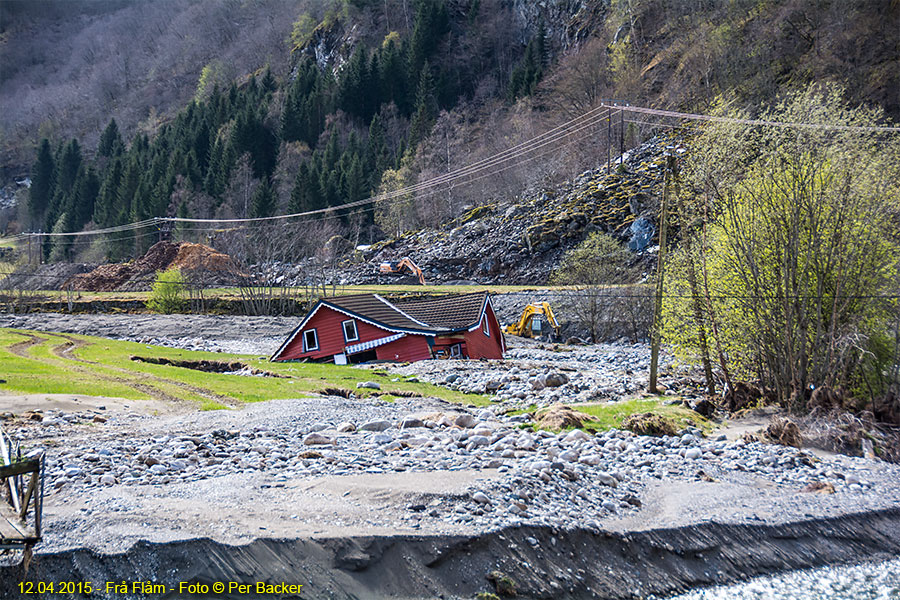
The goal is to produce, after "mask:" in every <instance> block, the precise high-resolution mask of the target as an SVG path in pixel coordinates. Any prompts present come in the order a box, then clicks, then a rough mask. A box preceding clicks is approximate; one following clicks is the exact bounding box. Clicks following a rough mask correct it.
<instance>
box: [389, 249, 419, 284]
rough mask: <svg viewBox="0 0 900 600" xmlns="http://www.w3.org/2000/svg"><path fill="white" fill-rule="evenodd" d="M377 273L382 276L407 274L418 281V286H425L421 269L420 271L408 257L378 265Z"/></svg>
mask: <svg viewBox="0 0 900 600" xmlns="http://www.w3.org/2000/svg"><path fill="white" fill-rule="evenodd" d="M378 272H379V273H381V274H382V275H394V274H402V273H408V274H410V275H414V276H415V277H416V278H417V279H418V280H419V283H420V284H422V285H425V275H424V274H423V273H422V269H420V268H419V267H418V265H416V263H414V262H413V261H412V259H411V258H409V257H408V256H404V257H403V258H401V259H400V260H398V261H395V262H383V263H381V264H380V265H378Z"/></svg>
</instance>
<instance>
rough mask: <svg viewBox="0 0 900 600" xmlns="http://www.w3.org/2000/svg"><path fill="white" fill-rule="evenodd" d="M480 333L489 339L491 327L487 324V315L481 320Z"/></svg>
mask: <svg viewBox="0 0 900 600" xmlns="http://www.w3.org/2000/svg"><path fill="white" fill-rule="evenodd" d="M481 333H483V334H484V335H486V336H488V337H491V325H490V323H488V318H487V315H484V318H483V319H482V320H481Z"/></svg>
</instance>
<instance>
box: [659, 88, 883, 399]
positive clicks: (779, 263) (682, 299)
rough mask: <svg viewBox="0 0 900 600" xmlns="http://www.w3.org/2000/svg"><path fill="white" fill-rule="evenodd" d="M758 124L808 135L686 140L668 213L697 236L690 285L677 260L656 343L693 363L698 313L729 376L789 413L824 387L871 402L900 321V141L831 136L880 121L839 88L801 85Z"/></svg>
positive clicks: (769, 130) (718, 133)
mask: <svg viewBox="0 0 900 600" xmlns="http://www.w3.org/2000/svg"><path fill="white" fill-rule="evenodd" d="M730 114H731V115H732V116H743V115H739V114H738V113H730ZM761 118H762V119H764V120H769V121H780V122H802V123H806V124H808V125H809V126H804V127H747V126H744V125H735V124H730V123H717V124H710V125H709V126H708V127H707V128H706V130H705V131H704V132H703V133H702V134H701V135H700V136H699V138H698V139H696V140H695V142H694V143H693V148H694V150H693V153H692V155H691V157H690V160H689V161H688V162H687V164H686V168H685V170H684V173H685V183H686V190H685V196H686V198H685V200H684V202H683V205H682V207H681V208H679V210H678V211H677V212H678V213H679V215H681V216H682V218H683V219H687V220H689V221H688V222H689V227H690V231H691V232H692V233H693V234H694V235H696V233H699V238H700V243H699V244H697V245H696V246H695V257H694V263H695V264H696V265H697V267H698V268H697V269H695V271H696V272H697V273H698V274H697V277H698V278H699V279H700V283H699V285H697V286H692V285H691V283H690V281H689V280H688V279H687V277H686V275H685V274H686V273H687V271H688V269H686V268H684V266H683V265H684V263H685V262H686V261H685V258H684V257H683V256H681V257H680V261H681V263H682V264H681V265H678V263H677V262H676V263H675V264H673V273H674V274H675V275H676V276H675V277H673V278H671V279H670V283H669V286H668V290H667V299H666V318H665V321H664V335H665V337H666V339H667V340H668V341H669V342H670V343H671V344H672V345H673V347H674V348H675V349H676V350H677V351H679V352H681V353H684V354H686V355H688V356H691V355H693V356H696V355H697V354H698V353H699V348H698V335H696V331H697V327H698V319H697V316H696V315H697V313H696V310H695V307H696V306H697V305H699V306H700V308H701V309H702V318H703V321H704V323H705V324H707V331H710V332H711V333H712V337H713V343H714V345H715V347H716V354H717V355H718V356H720V357H721V365H722V368H723V369H726V370H728V371H730V373H731V375H733V376H734V377H736V378H739V379H742V380H752V381H758V382H760V383H761V384H762V385H763V386H765V387H767V388H769V389H771V390H773V391H774V392H775V393H776V394H777V396H778V398H779V399H780V400H781V401H782V402H784V403H785V404H786V405H789V406H790V407H792V408H798V409H799V408H803V407H805V406H806V405H807V402H808V401H809V397H810V392H811V390H813V389H817V388H822V387H827V388H831V389H834V390H842V391H843V393H844V394H848V395H853V396H856V397H857V398H865V397H868V398H869V399H870V400H873V399H874V398H875V397H876V396H877V395H878V394H879V393H883V391H884V390H885V389H886V387H887V386H889V385H890V384H891V383H892V382H889V381H887V380H886V378H885V374H886V373H888V372H889V370H888V369H887V368H886V365H887V364H889V363H890V362H891V361H892V360H894V361H895V360H896V352H897V349H896V344H897V340H896V339H894V338H892V336H890V335H889V334H888V332H889V331H891V330H892V329H893V327H894V326H895V325H894V324H896V323H897V319H898V318H900V314H898V312H897V302H896V299H895V298H894V295H895V294H896V289H897V288H896V284H897V280H896V277H897V268H898V256H900V246H898V235H897V228H896V223H897V218H898V206H900V140H897V139H894V138H891V137H888V136H883V135H878V134H873V133H872V132H871V131H860V130H852V129H837V128H832V126H835V125H838V126H841V127H843V126H847V125H850V126H864V127H871V126H875V125H877V124H878V123H879V122H882V114H881V113H880V112H879V111H875V110H870V109H866V108H855V109H850V108H847V107H846V105H844V104H843V102H842V90H840V89H838V88H835V87H826V88H817V87H811V88H809V89H808V90H806V91H804V92H802V93H798V94H795V95H794V96H792V97H791V98H789V99H788V100H786V101H785V102H783V103H781V104H779V105H778V106H777V107H776V108H775V109H773V110H772V111H770V112H768V113H765V114H763V115H761ZM696 223H699V225H697V224H696ZM678 259H679V257H678V256H676V260H678ZM698 297H699V298H698ZM893 384H896V382H893Z"/></svg>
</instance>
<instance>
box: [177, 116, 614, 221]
mask: <svg viewBox="0 0 900 600" xmlns="http://www.w3.org/2000/svg"><path fill="white" fill-rule="evenodd" d="M596 110H598V109H594V110H593V111H589V113H593V112H594V111H596ZM589 113H585V115H582V116H581V117H577V118H576V119H573V120H572V121H569V122H568V123H566V124H565V125H561V126H559V127H556V128H555V129H553V130H551V131H553V132H556V133H554V134H553V135H552V136H549V137H547V135H548V134H541V135H539V136H537V137H535V138H532V139H531V140H529V141H528V142H523V143H522V144H519V145H517V146H513V147H512V148H510V149H508V150H504V151H503V152H500V153H498V154H495V155H493V156H491V157H489V158H487V159H483V160H481V161H478V162H476V163H472V164H471V165H467V166H465V167H461V168H459V169H455V170H454V171H451V172H449V173H445V174H443V175H439V176H437V177H434V178H432V179H429V180H427V181H424V182H421V183H417V184H414V185H411V186H407V187H404V188H401V189H399V190H394V191H391V192H387V193H385V194H378V195H376V196H369V197H368V198H363V199H362V200H356V201H353V202H347V203H344V204H341V205H338V206H334V207H328V208H320V209H316V210H309V211H304V212H299V213H292V214H287V215H277V216H273V217H255V218H240V219H189V218H180V217H166V218H163V219H160V220H161V221H166V222H180V223H251V222H263V221H274V220H279V219H291V218H296V217H306V216H312V215H317V214H325V213H328V212H330V211H332V210H335V209H345V208H352V207H356V206H365V205H367V204H373V203H375V202H379V201H383V200H393V199H396V198H399V197H402V196H405V195H407V194H413V193H416V192H420V191H423V190H425V189H428V188H432V187H435V186H438V185H442V184H445V183H452V182H454V181H456V180H458V179H462V178H464V177H467V176H469V175H472V174H474V173H478V172H480V171H484V170H485V169H488V168H490V167H493V166H495V165H498V164H502V163H505V162H509V161H511V160H514V159H516V158H519V157H521V156H524V155H525V154H528V153H529V152H532V151H534V150H537V149H540V148H543V147H545V146H547V145H550V144H552V143H554V142H557V141H560V140H562V139H565V138H567V137H569V136H571V135H574V134H576V133H579V132H581V131H583V130H584V129H587V128H590V127H593V126H594V125H596V124H597V123H599V122H600V121H602V120H604V119H605V118H606V117H607V115H600V116H596V115H595V116H592V117H590V118H589V119H587V121H585V122H583V123H578V122H577V121H580V120H582V119H583V118H584V117H585V116H587V115H588V114H589ZM574 125H578V127H575V128H572V129H570V127H572V126H574ZM548 133H549V132H548ZM582 137H584V136H581V137H579V138H576V139H575V140H572V141H571V142H568V143H572V142H573V141H578V139H581V138H582ZM551 151H552V150H551ZM545 154H546V152H545V153H543V154H541V155H540V156H543V155H545ZM526 160H527V159H526ZM523 162H524V161H523ZM518 164H520V163H513V164H512V165H508V166H506V167H504V168H502V169H498V170H496V171H490V172H488V173H485V174H483V177H486V176H490V175H494V174H496V173H498V172H500V171H503V170H506V169H507V168H511V167H513V166H517V165H518ZM481 178H482V177H478V178H474V179H471V180H466V181H465V183H470V182H471V181H477V180H478V179H481Z"/></svg>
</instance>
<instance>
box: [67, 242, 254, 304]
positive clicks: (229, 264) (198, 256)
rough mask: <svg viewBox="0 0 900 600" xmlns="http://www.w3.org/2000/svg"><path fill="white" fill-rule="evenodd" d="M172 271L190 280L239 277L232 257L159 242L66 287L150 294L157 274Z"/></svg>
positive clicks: (195, 246) (206, 248)
mask: <svg viewBox="0 0 900 600" xmlns="http://www.w3.org/2000/svg"><path fill="white" fill-rule="evenodd" d="M172 268H178V269H181V270H182V271H183V272H184V273H185V274H186V275H187V276H188V277H191V276H193V275H195V274H199V275H201V276H202V275H208V274H210V273H212V274H215V275H218V276H220V278H225V279H228V278H231V277H232V276H233V275H235V274H237V273H238V269H237V266H236V265H235V264H234V262H233V261H232V260H231V257H230V256H228V255H227V254H222V253H221V252H219V251H217V250H215V249H213V248H210V247H209V246H204V245H203V244H191V243H188V242H182V243H179V244H173V243H171V242H159V243H157V244H154V245H153V246H152V247H151V248H150V249H149V250H147V253H146V254H145V255H144V256H142V257H140V258H138V259H137V260H134V261H131V262H127V263H117V264H112V265H101V266H99V267H97V268H96V269H94V270H93V271H91V272H89V273H83V274H80V275H76V276H75V277H72V278H71V279H69V280H68V281H67V282H66V283H65V284H64V286H63V287H64V288H65V287H68V286H71V289H73V290H78V291H86V292H111V291H116V290H118V291H137V290H148V289H150V286H151V285H152V284H153V280H154V278H155V277H156V273H157V271H165V270H168V269H172ZM203 278H204V279H207V278H208V277H203ZM224 282H225V281H222V283H224Z"/></svg>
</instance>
